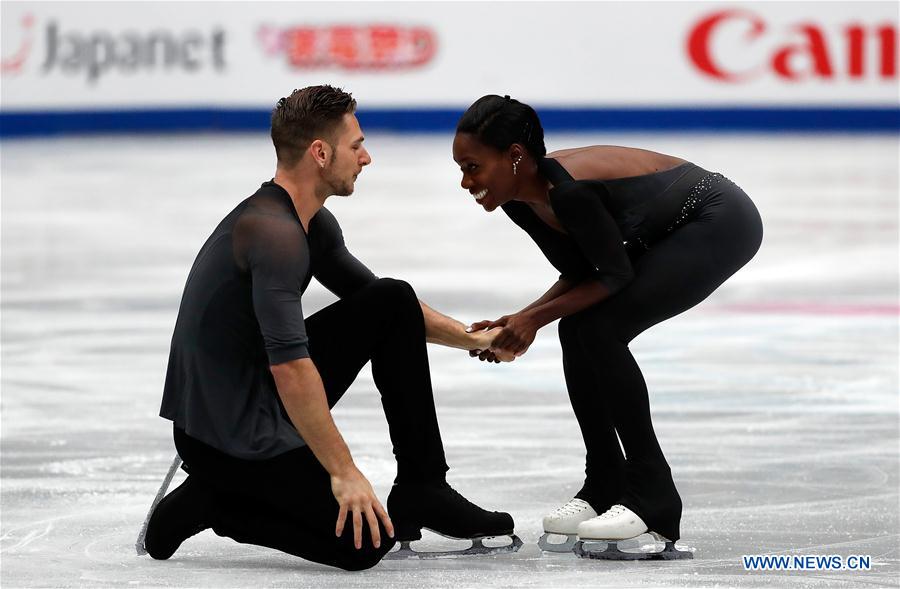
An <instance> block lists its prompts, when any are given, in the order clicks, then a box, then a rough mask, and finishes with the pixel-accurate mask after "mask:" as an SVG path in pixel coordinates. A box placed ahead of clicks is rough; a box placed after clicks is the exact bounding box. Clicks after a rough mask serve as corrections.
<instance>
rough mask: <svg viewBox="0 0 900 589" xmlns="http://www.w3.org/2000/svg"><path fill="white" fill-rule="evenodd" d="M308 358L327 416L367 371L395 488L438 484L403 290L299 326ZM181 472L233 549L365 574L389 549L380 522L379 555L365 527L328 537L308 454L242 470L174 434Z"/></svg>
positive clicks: (422, 373) (406, 289) (432, 433)
mask: <svg viewBox="0 0 900 589" xmlns="http://www.w3.org/2000/svg"><path fill="white" fill-rule="evenodd" d="M306 331H307V335H308V336H309V349H310V357H311V359H312V360H313V362H314V363H315V365H316V368H317V369H318V371H319V374H320V375H321V377H322V382H323V384H324V386H325V391H326V394H327V396H328V404H329V406H330V407H333V406H334V405H335V403H337V402H338V400H339V399H340V398H341V396H342V395H343V394H344V392H345V391H346V390H347V388H348V387H349V386H350V384H351V383H352V382H353V381H354V379H355V378H356V376H357V374H359V371H360V370H361V369H362V367H363V366H365V364H366V363H367V362H369V361H371V362H372V375H373V377H374V380H375V386H376V387H377V388H378V390H379V392H380V393H381V401H382V405H383V407H384V412H385V416H386V417H387V422H388V429H389V431H390V436H391V442H392V443H393V447H394V455H395V456H396V458H397V482H398V483H404V482H412V481H421V480H433V479H437V480H442V479H443V477H444V475H445V473H446V471H447V464H446V462H445V459H444V449H443V444H442V442H441V436H440V431H439V429H438V423H437V416H436V414H435V410H434V398H433V395H432V389H431V376H430V373H429V369H428V356H427V351H426V348H425V324H424V320H423V317H422V310H421V307H420V306H419V302H418V299H417V297H416V294H415V292H414V291H413V289H412V287H410V286H409V285H408V284H406V283H405V282H402V281H399V280H392V279H380V280H377V281H375V282H373V283H372V284H370V285H368V286H367V287H365V288H363V289H362V290H360V291H359V292H357V293H355V294H353V295H351V296H348V297H345V298H343V299H341V300H339V301H337V302H336V303H334V304H332V305H329V306H328V307H326V308H324V309H322V310H321V311H319V312H318V313H315V314H314V315H312V316H310V317H309V318H307V319H306ZM174 435H175V447H176V448H177V449H178V453H179V455H180V456H181V458H182V459H183V460H184V464H185V470H187V471H188V473H189V476H191V477H194V479H193V480H194V481H195V482H198V483H201V484H202V488H204V489H205V491H207V492H209V493H210V500H211V504H212V506H213V509H212V511H213V512H214V514H215V515H214V517H213V518H212V522H210V523H211V524H212V527H213V530H214V531H215V532H216V533H217V534H219V535H220V536H228V537H230V538H233V539H234V540H236V541H238V542H243V543H248V544H257V545H260V546H267V547H270V548H275V549H278V550H281V551H283V552H287V553H289V554H293V555H295V556H299V557H302V558H305V559H307V560H311V561H314V562H319V563H323V564H328V565H332V566H336V567H340V568H342V569H347V570H361V569H366V568H369V567H372V566H374V565H375V564H377V563H378V562H379V561H380V560H381V558H382V557H383V556H384V555H385V554H386V553H387V552H388V551H389V550H390V549H391V548H392V547H393V545H394V541H393V540H392V539H390V538H389V537H388V535H387V532H386V531H385V529H384V527H383V525H382V524H381V522H379V527H380V532H381V539H382V541H381V547H380V548H378V549H376V548H374V547H373V546H372V541H371V535H370V532H369V529H368V524H365V523H364V529H363V547H362V548H361V549H359V550H357V549H356V548H355V547H354V545H353V525H352V520H350V519H349V518H348V522H347V524H346V525H345V526H344V532H343V534H342V535H341V536H340V537H336V536H335V533H334V530H335V524H336V522H337V516H338V504H337V501H336V500H335V498H334V495H333V494H332V492H331V478H330V476H329V474H328V472H326V471H325V469H324V468H323V467H322V465H321V464H320V463H319V462H318V460H317V459H316V457H315V456H314V455H313V453H312V452H311V451H310V450H309V448H307V447H303V448H298V449H296V450H292V451H289V452H286V453H284V454H282V455H280V456H277V457H275V458H271V459H267V460H242V459H238V458H234V457H232V456H229V455H226V454H224V453H222V452H220V451H218V450H216V449H215V448H212V447H211V446H208V445H206V444H204V443H202V442H200V441H198V440H196V439H194V438H191V437H189V436H187V435H186V434H185V433H184V431H183V430H180V429H178V428H176V429H175V434H174Z"/></svg>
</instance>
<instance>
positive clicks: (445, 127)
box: [0, 106, 900, 138]
mask: <svg viewBox="0 0 900 589" xmlns="http://www.w3.org/2000/svg"><path fill="white" fill-rule="evenodd" d="M538 113H539V114H540V117H541V121H542V123H543V125H544V128H545V129H546V130H548V131H568V132H572V131H619V132H725V133H727V132H763V133H765V132H848V133H892V134H893V133H898V132H900V108H897V107H859V108H853V107H840V108H821V107H810V108H803V107H784V108H772V107H766V108H759V107H746V108H742V107H729V108H722V107H702V106H701V107H693V108H556V107H551V108H541V107H538ZM357 114H358V117H359V121H360V124H361V126H362V127H363V129H364V130H367V131H390V132H397V133H430V132H439V133H444V132H451V131H453V129H454V128H455V127H456V122H457V121H458V120H459V117H460V115H461V114H462V109H460V110H455V109H439V108H422V109H409V108H404V109H388V108H379V109H361V110H360V111H359V112H358V113H357ZM268 129H269V111H268V110H266V109H256V108H254V109H233V108H173V109H147V110H135V109H127V110H66V111H57V110H54V111H45V112H35V111H28V112H9V111H8V112H2V113H0V137H3V138H9V137H27V136H46V135H67V134H92V133H156V132H217V131H266V130H268Z"/></svg>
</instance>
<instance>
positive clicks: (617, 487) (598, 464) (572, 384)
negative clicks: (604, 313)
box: [559, 317, 625, 513]
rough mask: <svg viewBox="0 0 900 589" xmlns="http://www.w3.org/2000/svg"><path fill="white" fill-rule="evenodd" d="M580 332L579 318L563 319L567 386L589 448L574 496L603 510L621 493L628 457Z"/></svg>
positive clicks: (560, 328) (561, 322) (560, 336)
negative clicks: (582, 475) (580, 480)
mask: <svg viewBox="0 0 900 589" xmlns="http://www.w3.org/2000/svg"><path fill="white" fill-rule="evenodd" d="M578 331H579V323H578V319H577V318H576V317H564V318H563V319H561V320H560V322H559V340H560V344H561V345H562V353H563V372H564V373H565V377H566V388H567V389H568V392H569V401H570V402H571V403H572V409H573V410H574V411H575V417H576V419H577V420H578V426H579V428H580V429H581V436H582V438H583V439H584V445H585V450H586V451H587V455H586V458H585V480H584V486H583V487H582V488H581V490H580V491H578V493H576V494H575V497H577V498H578V499H583V500H584V501H587V502H588V503H590V505H591V507H593V508H594V511H596V512H597V513H603V512H604V511H606V510H607V509H609V508H610V507H611V506H612V505H613V504H615V503H616V501H618V500H619V499H620V498H621V496H622V492H623V490H624V488H625V457H624V456H623V455H622V449H621V447H620V445H619V438H618V437H617V436H616V429H615V427H614V426H613V421H612V416H611V415H610V407H609V406H608V403H607V400H606V398H605V397H604V396H603V395H602V394H598V392H599V391H601V390H602V386H601V385H600V384H599V383H598V382H597V377H596V375H595V373H594V371H593V370H592V369H591V363H592V362H593V359H592V358H591V357H590V356H588V355H587V352H586V350H585V349H584V347H583V346H582V345H581V341H580V336H579V335H578Z"/></svg>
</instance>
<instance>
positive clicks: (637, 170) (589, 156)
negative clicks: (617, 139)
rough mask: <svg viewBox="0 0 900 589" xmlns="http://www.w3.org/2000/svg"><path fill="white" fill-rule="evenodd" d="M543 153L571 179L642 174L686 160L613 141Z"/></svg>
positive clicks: (602, 178)
mask: <svg viewBox="0 0 900 589" xmlns="http://www.w3.org/2000/svg"><path fill="white" fill-rule="evenodd" d="M547 157H550V158H553V159H555V160H556V161H558V162H559V163H560V164H562V166H563V167H564V168H565V169H566V171H568V172H569V174H571V175H572V177H573V178H574V179H575V180H611V179H614V178H627V177H632V176H643V175H645V174H653V173H656V172H661V171H663V170H668V169H671V168H674V167H676V166H679V165H681V164H684V163H686V160H683V159H681V158H677V157H674V156H671V155H665V154H662V153H656V152H654V151H648V150H646V149H637V148H633V147H619V146H617V145H592V146H589V147H576V148H574V149H561V150H559V151H554V152H553V153H549V154H547Z"/></svg>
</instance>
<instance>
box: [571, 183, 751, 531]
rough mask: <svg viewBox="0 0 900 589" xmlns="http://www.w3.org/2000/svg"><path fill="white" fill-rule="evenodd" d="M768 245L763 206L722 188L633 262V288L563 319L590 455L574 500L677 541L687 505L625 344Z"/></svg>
mask: <svg viewBox="0 0 900 589" xmlns="http://www.w3.org/2000/svg"><path fill="white" fill-rule="evenodd" d="M761 241H762V221H761V219H760V216H759V213H758V212H757V210H756V207H755V206H754V205H753V203H752V202H751V200H750V199H749V198H748V197H747V195H746V194H745V193H744V192H743V191H742V190H741V189H740V188H739V187H738V186H737V185H735V184H734V183H732V182H731V181H730V180H727V179H722V180H721V181H719V182H718V183H716V184H714V185H713V186H712V187H711V189H710V191H709V192H708V193H707V195H705V197H704V200H703V203H702V205H701V206H700V208H699V209H698V210H697V211H696V216H695V217H694V219H692V220H691V221H690V222H688V223H687V224H685V225H683V226H681V227H680V228H678V229H676V230H675V231H673V232H672V233H670V234H669V235H668V236H666V237H665V239H663V240H661V241H660V242H659V243H657V244H655V245H654V246H653V247H652V248H651V249H650V250H649V251H646V252H644V253H643V254H641V255H639V256H638V257H635V258H633V259H632V264H633V267H634V271H635V277H634V279H633V280H632V282H630V283H629V284H628V285H627V286H626V287H625V288H623V289H622V290H621V291H619V292H618V293H616V294H615V295H613V296H612V297H611V298H609V299H607V300H606V301H603V302H601V303H599V304H597V305H595V306H593V307H590V308H588V309H585V310H584V311H581V312H579V313H576V314H574V315H571V316H568V317H565V318H563V319H562V320H560V322H559V339H560V342H561V343H562V351H563V368H564V371H565V376H566V385H567V388H568V391H569V398H570V400H571V403H572V408H573V409H574V410H575V416H576V417H577V419H578V424H579V426H580V428H581V433H582V436H583V437H584V443H585V446H586V449H587V458H586V466H585V475H586V477H585V484H584V487H583V488H582V489H581V491H579V492H578V494H577V495H576V497H579V498H581V499H584V500H585V501H587V502H588V503H590V504H591V505H592V506H593V507H594V509H596V510H597V511H598V512H599V513H602V512H603V511H605V510H606V509H608V508H609V507H611V506H612V505H614V504H616V503H619V504H622V505H625V506H626V507H628V508H629V509H631V510H633V511H634V512H635V513H637V514H638V515H639V516H641V518H642V519H643V520H644V521H645V523H646V524H647V525H648V526H649V528H650V529H651V530H655V531H657V532H659V533H660V534H662V535H664V536H666V537H667V538H669V539H671V540H677V539H678V538H679V537H680V530H679V524H680V520H681V507H682V505H681V498H680V497H679V495H678V491H677V490H676V488H675V483H674V481H673V480H672V472H671V470H670V468H669V465H668V463H667V462H666V459H665V456H663V452H662V449H661V448H660V446H659V442H658V441H657V439H656V434H655V433H654V431H653V425H652V423H651V420H650V403H649V399H648V395H647V384H646V383H645V382H644V377H643V375H642V374H641V370H640V368H639V367H638V365H637V363H636V362H635V360H634V357H633V356H632V355H631V351H630V350H629V349H628V344H629V342H631V340H632V339H634V338H635V337H636V336H637V335H638V334H640V333H642V332H643V331H644V330H646V329H647V328H649V327H651V326H653V325H656V324H657V323H659V322H660V321H663V320H665V319H668V318H670V317H673V316H675V315H678V314H679V313H681V312H683V311H685V310H687V309H690V308H691V307H693V306H694V305H696V304H697V303H699V302H700V301H702V300H703V299H705V298H706V297H708V296H709V295H710V294H711V293H712V292H713V291H714V290H715V289H716V288H718V287H719V285H721V284H722V283H723V282H724V281H725V280H726V279H727V278H728V277H729V276H731V275H732V274H734V273H735V272H736V271H737V270H738V269H739V268H741V267H742V266H743V265H744V264H746V263H747V262H748V261H749V260H750V259H751V258H752V257H753V256H754V255H755V254H756V252H757V250H758V249H759V246H760V243H761ZM617 434H618V439H617ZM619 440H621V442H622V445H621V447H620V445H619ZM622 448H624V450H625V454H624V455H623V454H622Z"/></svg>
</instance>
